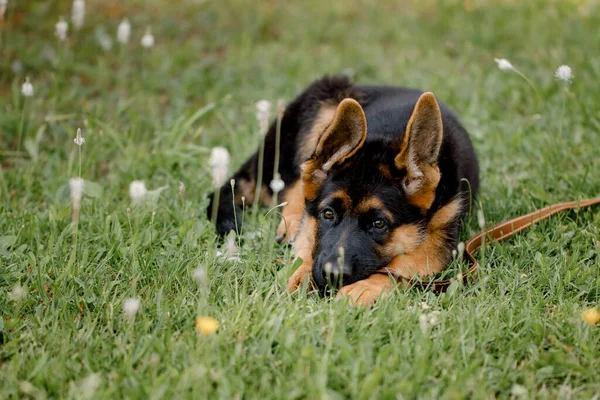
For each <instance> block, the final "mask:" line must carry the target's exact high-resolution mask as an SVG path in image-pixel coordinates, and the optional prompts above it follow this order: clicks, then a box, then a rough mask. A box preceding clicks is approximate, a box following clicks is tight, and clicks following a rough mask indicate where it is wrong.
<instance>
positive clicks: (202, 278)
mask: <svg viewBox="0 0 600 400" xmlns="http://www.w3.org/2000/svg"><path fill="white" fill-rule="evenodd" d="M192 277H193V278H194V280H195V281H196V282H198V283H199V284H204V283H206V270H205V269H204V267H203V266H199V267H198V268H196V269H195V270H194V272H192Z"/></svg>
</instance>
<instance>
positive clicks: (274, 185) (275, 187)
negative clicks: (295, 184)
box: [269, 174, 285, 193]
mask: <svg viewBox="0 0 600 400" xmlns="http://www.w3.org/2000/svg"><path fill="white" fill-rule="evenodd" d="M269 187H270V188H271V190H272V191H273V193H279V192H281V191H282V190H283V189H284V188H285V182H284V181H283V180H282V179H281V178H280V177H279V174H277V176H276V177H275V179H273V180H272V181H271V183H269Z"/></svg>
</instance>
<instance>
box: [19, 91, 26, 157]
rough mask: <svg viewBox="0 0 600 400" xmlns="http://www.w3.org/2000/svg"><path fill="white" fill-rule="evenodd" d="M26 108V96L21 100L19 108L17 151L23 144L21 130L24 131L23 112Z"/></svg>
mask: <svg viewBox="0 0 600 400" xmlns="http://www.w3.org/2000/svg"><path fill="white" fill-rule="evenodd" d="M26 109H27V97H25V98H24V100H23V109H22V110H21V121H20V123H19V142H18V143H17V152H20V151H21V145H22V144H23V132H24V131H25V113H26Z"/></svg>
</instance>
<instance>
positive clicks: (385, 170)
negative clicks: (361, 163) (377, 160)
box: [377, 164, 393, 179]
mask: <svg viewBox="0 0 600 400" xmlns="http://www.w3.org/2000/svg"><path fill="white" fill-rule="evenodd" d="M377 169H379V172H381V175H383V176H384V177H386V178H388V179H392V178H393V176H392V173H391V171H390V167H388V166H387V165H385V164H381V165H380V166H379V167H377Z"/></svg>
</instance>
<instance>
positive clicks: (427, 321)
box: [419, 311, 440, 335]
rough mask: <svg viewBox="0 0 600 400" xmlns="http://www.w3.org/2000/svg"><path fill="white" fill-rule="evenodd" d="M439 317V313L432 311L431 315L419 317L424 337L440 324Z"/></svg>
mask: <svg viewBox="0 0 600 400" xmlns="http://www.w3.org/2000/svg"><path fill="white" fill-rule="evenodd" d="M439 316H440V312H439V311H432V312H430V313H429V314H421V315H419V328H420V329H421V332H422V333H423V335H426V334H428V333H429V331H430V330H431V328H432V327H433V326H434V325H436V324H437V323H438V317H439Z"/></svg>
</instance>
